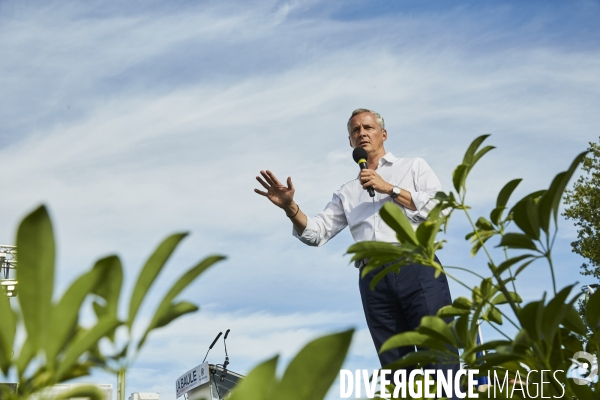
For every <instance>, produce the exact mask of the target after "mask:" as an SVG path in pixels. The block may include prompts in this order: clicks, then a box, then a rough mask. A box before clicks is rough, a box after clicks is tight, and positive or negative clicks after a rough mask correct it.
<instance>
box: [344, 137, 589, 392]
mask: <svg viewBox="0 0 600 400" xmlns="http://www.w3.org/2000/svg"><path fill="white" fill-rule="evenodd" d="M486 138H487V135H484V136H480V137H478V138H477V139H475V140H474V141H473V143H472V144H471V146H470V147H469V148H468V150H467V152H466V153H465V156H464V159H463V162H462V163H461V165H459V166H458V167H457V168H456V169H455V170H454V174H453V184H454V189H455V190H454V191H451V192H448V193H443V192H440V193H438V194H437V196H436V199H437V200H438V201H439V204H438V205H437V206H436V207H435V209H434V210H433V211H432V212H431V213H430V215H429V218H428V220H427V221H425V222H423V223H422V224H421V225H420V226H419V227H418V228H417V230H416V231H413V230H412V228H411V227H410V224H409V223H408V220H407V218H406V216H405V215H404V213H403V212H401V210H400V209H398V207H397V206H395V205H393V204H391V203H387V204H385V206H384V207H383V208H382V209H381V211H380V214H381V217H382V219H383V220H384V221H385V222H386V223H387V224H388V225H390V226H391V227H392V228H393V229H394V230H395V231H396V233H397V237H398V240H399V242H400V246H396V245H393V244H389V243H379V242H363V243H357V244H354V245H352V246H351V247H350V248H349V250H348V252H349V253H351V254H353V260H357V259H364V258H369V259H370V261H369V263H368V265H367V266H366V267H365V268H364V270H363V276H364V275H365V274H367V273H369V272H370V271H371V270H373V269H375V268H379V267H381V266H385V267H384V268H383V270H382V271H381V272H380V273H378V274H377V275H376V276H375V278H374V279H373V281H372V282H371V284H372V286H374V285H375V284H376V282H377V281H378V280H379V279H381V278H382V277H383V276H384V275H385V274H386V273H387V272H389V271H396V272H398V271H399V269H400V268H402V266H403V265H407V264H414V263H419V264H423V265H426V266H429V267H433V268H435V269H436V273H437V274H440V273H446V274H447V276H448V277H449V278H451V279H454V280H456V281H457V282H458V283H459V284H461V285H463V286H465V287H467V288H468V289H469V291H470V292H471V296H470V298H466V297H459V298H457V299H456V300H455V301H454V302H453V304H452V305H450V306H447V307H444V308H442V309H441V310H440V311H439V313H438V315H437V316H429V317H424V318H423V319H422V321H421V325H420V327H419V328H417V330H416V332H406V333H402V334H399V335H396V336H394V337H392V338H390V339H389V340H388V341H387V342H386V343H384V344H383V346H382V348H381V351H386V350H389V349H392V348H396V347H399V346H407V345H410V346H412V345H416V346H423V347H427V348H428V349H427V350H425V351H419V352H416V353H411V354H408V355H406V356H405V357H403V358H402V359H400V360H398V361H396V362H394V363H393V364H392V365H390V366H389V367H390V368H402V367H405V366H409V365H425V364H428V363H430V362H432V361H435V360H440V359H452V358H454V362H457V361H459V360H458V359H457V356H456V355H454V353H452V352H451V351H449V350H448V349H447V346H452V347H456V348H458V349H461V350H462V354H461V358H462V361H463V362H465V363H466V364H468V365H471V366H473V367H476V368H477V369H479V371H480V373H481V374H487V372H488V371H490V372H493V371H496V373H498V375H499V376H504V373H507V374H508V375H509V376H510V377H511V379H513V378H517V379H516V380H517V382H518V381H519V379H518V378H522V379H523V380H524V376H526V375H527V373H528V372H529V371H532V370H537V371H540V370H552V371H559V370H561V371H562V372H560V373H557V377H558V380H559V381H560V382H561V383H563V384H562V385H561V384H559V383H558V382H557V381H555V380H551V381H550V382H548V383H547V384H545V388H544V389H545V394H548V395H550V396H557V397H561V395H562V393H563V390H564V391H565V392H566V394H565V397H564V398H569V396H574V397H576V398H580V399H588V398H592V396H594V391H596V390H597V389H598V387H597V386H598V384H594V385H593V387H589V386H585V385H583V386H579V385H575V384H574V383H573V380H572V379H567V376H566V371H568V369H569V367H570V366H571V365H572V360H571V358H572V357H573V355H574V353H576V352H577V351H581V350H583V344H582V342H581V341H580V340H579V338H580V337H581V336H579V335H585V333H586V323H587V327H589V329H590V330H591V331H592V332H593V334H592V336H591V340H590V342H589V343H588V345H587V351H588V352H593V351H595V350H596V349H597V347H598V345H599V344H600V294H598V293H596V294H595V295H594V296H592V297H591V298H590V300H589V302H588V304H587V314H586V318H585V320H586V321H584V320H582V318H581V317H580V316H579V314H578V313H577V312H576V310H575V308H574V306H573V304H574V303H575V301H576V300H577V298H578V294H577V293H575V294H574V295H573V294H571V292H572V289H573V285H570V286H566V287H564V288H561V289H557V282H556V279H555V274H554V265H553V261H552V247H553V244H554V241H555V238H556V234H557V229H558V227H557V222H558V208H559V204H560V200H561V198H562V196H563V193H564V190H565V188H566V186H567V184H568V182H569V180H570V178H571V176H572V175H573V173H574V172H575V170H576V169H577V167H578V166H579V164H580V163H581V161H582V160H583V159H584V157H585V153H582V154H580V155H578V156H577V157H576V158H575V160H574V161H573V163H572V164H571V166H570V167H569V169H568V170H566V171H564V172H561V173H560V174H558V175H557V176H556V177H555V178H554V180H553V181H552V183H551V184H550V186H549V188H548V189H546V190H539V191H535V192H533V193H531V194H529V195H527V196H525V197H523V198H522V199H520V200H518V201H517V202H516V203H515V204H514V205H513V206H512V207H511V208H510V209H509V208H508V206H507V204H508V202H509V200H510V197H511V194H512V193H513V191H514V190H515V188H516V187H517V185H518V184H519V183H520V179H515V180H512V181H510V182H508V183H507V184H506V185H505V186H504V187H503V189H502V190H501V191H500V193H499V195H498V197H497V201H496V206H495V207H494V208H493V209H492V210H491V212H490V214H489V218H486V217H483V216H482V217H479V218H478V219H477V220H475V221H473V218H472V217H471V214H470V212H469V209H470V207H469V206H468V204H467V203H466V194H467V183H466V182H467V177H468V174H469V172H470V171H471V170H472V168H473V167H474V166H475V164H476V163H477V161H478V160H479V159H480V158H481V157H482V156H483V155H484V154H485V153H487V152H488V151H490V150H491V149H492V147H491V146H487V147H484V148H481V149H480V146H481V144H482V143H483V141H484V140H485V139H486ZM455 211H460V212H464V213H465V215H466V216H467V218H468V220H469V221H470V223H471V226H472V229H473V231H472V232H470V233H469V234H468V235H467V236H466V239H467V240H470V241H471V242H472V250H471V254H472V255H475V254H476V253H478V252H479V251H482V250H483V251H484V252H485V256H486V261H487V273H486V272H485V271H483V270H482V271H477V272H475V271H470V270H466V269H465V268H460V267H444V269H443V268H442V266H441V265H439V264H438V263H437V262H436V261H435V259H434V254H435V252H436V251H437V250H439V249H440V248H442V246H443V244H444V241H437V240H436V238H437V235H438V233H439V232H440V229H441V228H442V227H444V229H447V228H448V224H449V218H450V216H451V215H452V213H453V212H455ZM509 227H510V228H516V230H514V231H513V230H511V231H508V229H509ZM492 238H498V239H499V240H498V242H497V245H496V247H499V248H501V249H503V250H504V251H503V254H504V256H503V257H502V259H496V258H494V257H493V256H492V253H493V252H491V251H490V249H489V248H488V246H489V243H491V239H492ZM542 260H544V261H545V262H546V263H547V265H548V272H549V273H550V275H551V277H552V283H553V293H552V295H550V296H548V295H547V294H546V293H544V294H543V295H542V296H541V298H540V299H539V300H537V301H532V302H529V303H527V304H522V303H523V302H522V299H521V297H520V296H519V295H518V293H517V291H516V281H517V278H518V277H519V275H520V274H521V273H522V272H523V271H524V270H525V269H526V268H528V267H529V266H530V265H532V263H533V262H536V261H538V262H539V261H542ZM453 268H454V269H459V270H463V271H467V272H469V273H471V274H473V275H475V276H477V277H478V278H479V279H480V283H479V285H478V286H475V287H469V286H467V285H466V284H465V283H464V282H462V281H460V280H458V279H456V278H455V277H454V276H453V275H452V274H451V273H450V270H452V269H453ZM538 268H539V266H538ZM485 275H487V276H485ZM447 317H454V318H455V319H454V321H453V322H451V323H450V324H449V325H446V323H445V322H444V320H443V319H442V318H447ZM481 323H487V324H489V325H490V326H491V327H492V328H493V329H495V330H496V331H497V332H498V333H499V334H500V335H501V336H502V337H503V339H502V340H497V341H492V342H489V343H485V344H483V345H478V344H477V331H478V326H479V324H481ZM505 323H508V324H510V325H512V326H513V327H514V328H516V330H517V334H516V335H515V336H514V337H512V338H511V337H509V336H508V335H507V334H506V333H505V332H504V330H503V329H502V325H503V324H505ZM482 350H485V351H487V352H488V353H487V354H486V355H485V356H483V357H479V358H476V353H477V352H479V351H482ZM538 382H539V379H538ZM519 395H520V392H519V389H517V392H516V393H514V396H512V398H519Z"/></svg>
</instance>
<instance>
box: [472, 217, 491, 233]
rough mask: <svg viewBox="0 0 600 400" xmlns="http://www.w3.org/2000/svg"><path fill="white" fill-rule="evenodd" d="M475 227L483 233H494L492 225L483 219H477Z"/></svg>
mask: <svg viewBox="0 0 600 400" xmlns="http://www.w3.org/2000/svg"><path fill="white" fill-rule="evenodd" d="M475 226H476V227H478V228H479V229H481V230H483V231H493V230H494V227H493V226H492V223H491V222H490V221H488V220H487V219H485V218H483V217H479V219H477V222H475Z"/></svg>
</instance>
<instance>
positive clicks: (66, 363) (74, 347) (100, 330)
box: [56, 316, 121, 382]
mask: <svg viewBox="0 0 600 400" xmlns="http://www.w3.org/2000/svg"><path fill="white" fill-rule="evenodd" d="M119 325H121V322H120V321H119V320H117V319H114V318H112V317H110V316H109V317H106V318H105V319H103V320H100V321H98V323H97V324H96V325H94V326H93V327H92V328H90V329H89V330H87V331H83V332H81V334H79V335H78V336H77V337H76V338H75V340H74V341H73V342H71V343H70V346H69V347H68V348H67V349H66V351H65V356H64V358H63V360H62V361H61V362H60V364H59V365H58V368H57V371H56V377H57V380H58V381H59V382H60V381H61V378H63V376H64V375H65V374H67V373H68V372H69V370H70V369H71V368H72V367H73V366H74V365H75V364H76V363H77V361H78V360H79V357H81V356H82V355H83V354H84V353H85V352H86V351H89V350H90V349H91V348H92V347H94V346H96V345H97V344H98V342H99V341H100V339H102V338H103V337H105V336H106V335H107V334H108V333H109V332H111V331H112V330H114V329H115V328H116V327H117V326H119Z"/></svg>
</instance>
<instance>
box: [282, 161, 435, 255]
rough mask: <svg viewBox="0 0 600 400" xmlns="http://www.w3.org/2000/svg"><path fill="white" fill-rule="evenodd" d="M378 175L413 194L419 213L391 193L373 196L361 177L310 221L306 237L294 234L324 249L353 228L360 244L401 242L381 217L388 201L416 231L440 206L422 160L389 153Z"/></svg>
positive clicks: (305, 233)
mask: <svg viewBox="0 0 600 400" xmlns="http://www.w3.org/2000/svg"><path fill="white" fill-rule="evenodd" d="M377 173H378V174H379V175H380V176H381V177H382V178H383V179H384V180H385V181H386V182H388V183H390V184H392V185H394V186H398V187H400V188H402V189H404V190H407V191H408V192H410V195H411V196H412V200H413V202H414V203H415V207H416V208H417V210H416V211H413V210H409V209H407V208H405V207H403V206H402V205H400V204H399V203H397V202H395V201H394V200H393V199H392V198H391V197H390V196H389V195H387V194H381V193H377V192H375V197H370V196H369V193H368V192H367V191H366V190H365V189H363V187H362V185H361V184H360V180H359V179H358V177H357V178H356V179H354V180H352V181H350V182H348V183H346V184H344V185H343V186H342V187H341V188H340V189H339V190H338V191H337V192H335V193H334V194H333V199H331V201H330V202H329V204H327V206H326V207H325V209H324V210H323V211H321V212H320V213H319V214H317V215H316V216H315V217H314V218H308V220H307V224H306V229H304V232H302V235H300V234H298V232H296V229H295V228H292V232H293V235H294V236H295V237H297V238H298V239H300V240H301V241H302V242H304V243H306V244H308V245H309V246H322V245H324V244H325V243H327V242H328V241H329V239H331V238H333V237H334V236H335V235H337V234H338V233H339V232H340V231H341V230H342V229H344V228H345V227H346V226H349V227H350V232H351V233H352V237H353V238H354V240H355V241H357V242H363V241H366V240H376V241H379V242H390V243H397V242H398V240H397V239H396V232H394V230H393V229H392V228H390V227H389V226H387V224H386V223H385V222H384V221H383V220H382V219H381V217H380V216H379V209H380V208H381V207H383V205H384V204H385V203H386V202H394V203H395V204H396V205H397V206H398V207H400V208H401V209H402V211H404V214H406V216H407V217H408V219H409V221H410V223H411V225H412V226H413V228H415V229H416V228H417V226H418V225H419V224H420V223H421V222H422V221H424V220H425V219H426V218H427V215H428V214H429V211H431V209H432V208H433V207H434V206H435V204H436V202H435V201H430V200H431V198H432V197H433V196H435V194H436V193H437V192H439V191H440V190H442V185H441V183H440V181H439V179H438V178H437V176H435V173H434V172H433V170H432V169H431V167H429V165H428V164H427V163H426V162H425V160H423V159H421V158H397V157H394V155H393V154H392V153H386V155H385V156H383V157H382V158H381V159H380V160H379V164H378V166H377Z"/></svg>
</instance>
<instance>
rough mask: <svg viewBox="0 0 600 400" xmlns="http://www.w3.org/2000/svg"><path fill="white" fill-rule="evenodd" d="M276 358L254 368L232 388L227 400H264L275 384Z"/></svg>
mask: <svg viewBox="0 0 600 400" xmlns="http://www.w3.org/2000/svg"><path fill="white" fill-rule="evenodd" d="M277 359H278V356H276V357H273V358H271V359H270V360H267V361H265V362H263V363H261V364H259V365H257V366H256V367H254V368H253V369H252V370H251V371H250V373H249V374H248V375H247V376H246V377H245V378H244V379H242V380H241V381H240V382H239V383H238V384H237V385H236V386H235V388H234V390H233V392H232V393H231V395H230V396H229V397H228V399H229V400H265V399H267V398H268V395H269V392H270V391H271V390H272V388H273V386H274V385H275V383H276V378H275V370H276V368H277Z"/></svg>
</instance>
